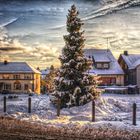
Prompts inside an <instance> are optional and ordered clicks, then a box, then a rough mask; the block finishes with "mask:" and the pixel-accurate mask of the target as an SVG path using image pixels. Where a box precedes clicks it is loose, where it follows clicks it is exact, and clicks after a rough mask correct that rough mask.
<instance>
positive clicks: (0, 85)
mask: <svg viewBox="0 0 140 140" xmlns="http://www.w3.org/2000/svg"><path fill="white" fill-rule="evenodd" d="M0 91H3V83H0Z"/></svg>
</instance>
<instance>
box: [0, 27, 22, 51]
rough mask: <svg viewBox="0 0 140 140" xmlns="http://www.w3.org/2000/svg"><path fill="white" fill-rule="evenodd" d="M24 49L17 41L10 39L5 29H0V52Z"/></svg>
mask: <svg viewBox="0 0 140 140" xmlns="http://www.w3.org/2000/svg"><path fill="white" fill-rule="evenodd" d="M23 50H24V47H23V46H22V45H21V44H20V42H19V41H18V40H17V39H11V38H10V37H9V36H8V34H7V31H6V29H5V28H0V51H6V52H7V51H8V52H10V51H15V52H17V51H23Z"/></svg>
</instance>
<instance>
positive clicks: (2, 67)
mask: <svg viewBox="0 0 140 140" xmlns="http://www.w3.org/2000/svg"><path fill="white" fill-rule="evenodd" d="M0 73H40V72H39V71H38V70H36V69H35V68H33V67H32V66H30V65H29V64H27V63H26V62H7V63H6V64H5V63H4V62H0Z"/></svg>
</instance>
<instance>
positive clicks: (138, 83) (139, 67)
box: [136, 65, 140, 91]
mask: <svg viewBox="0 0 140 140" xmlns="http://www.w3.org/2000/svg"><path fill="white" fill-rule="evenodd" d="M136 71H137V76H136V77H137V78H136V80H137V86H138V88H139V91H140V65H139V66H138V67H137V68H136Z"/></svg>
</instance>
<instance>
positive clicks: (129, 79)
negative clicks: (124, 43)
mask: <svg viewBox="0 0 140 140" xmlns="http://www.w3.org/2000/svg"><path fill="white" fill-rule="evenodd" d="M118 62H119V64H120V66H121V67H122V69H123V71H124V73H125V76H124V83H125V86H128V88H129V92H130V93H131V92H132V93H135V92H140V54H128V52H127V51H124V54H121V55H120V56H119V59H118Z"/></svg>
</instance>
